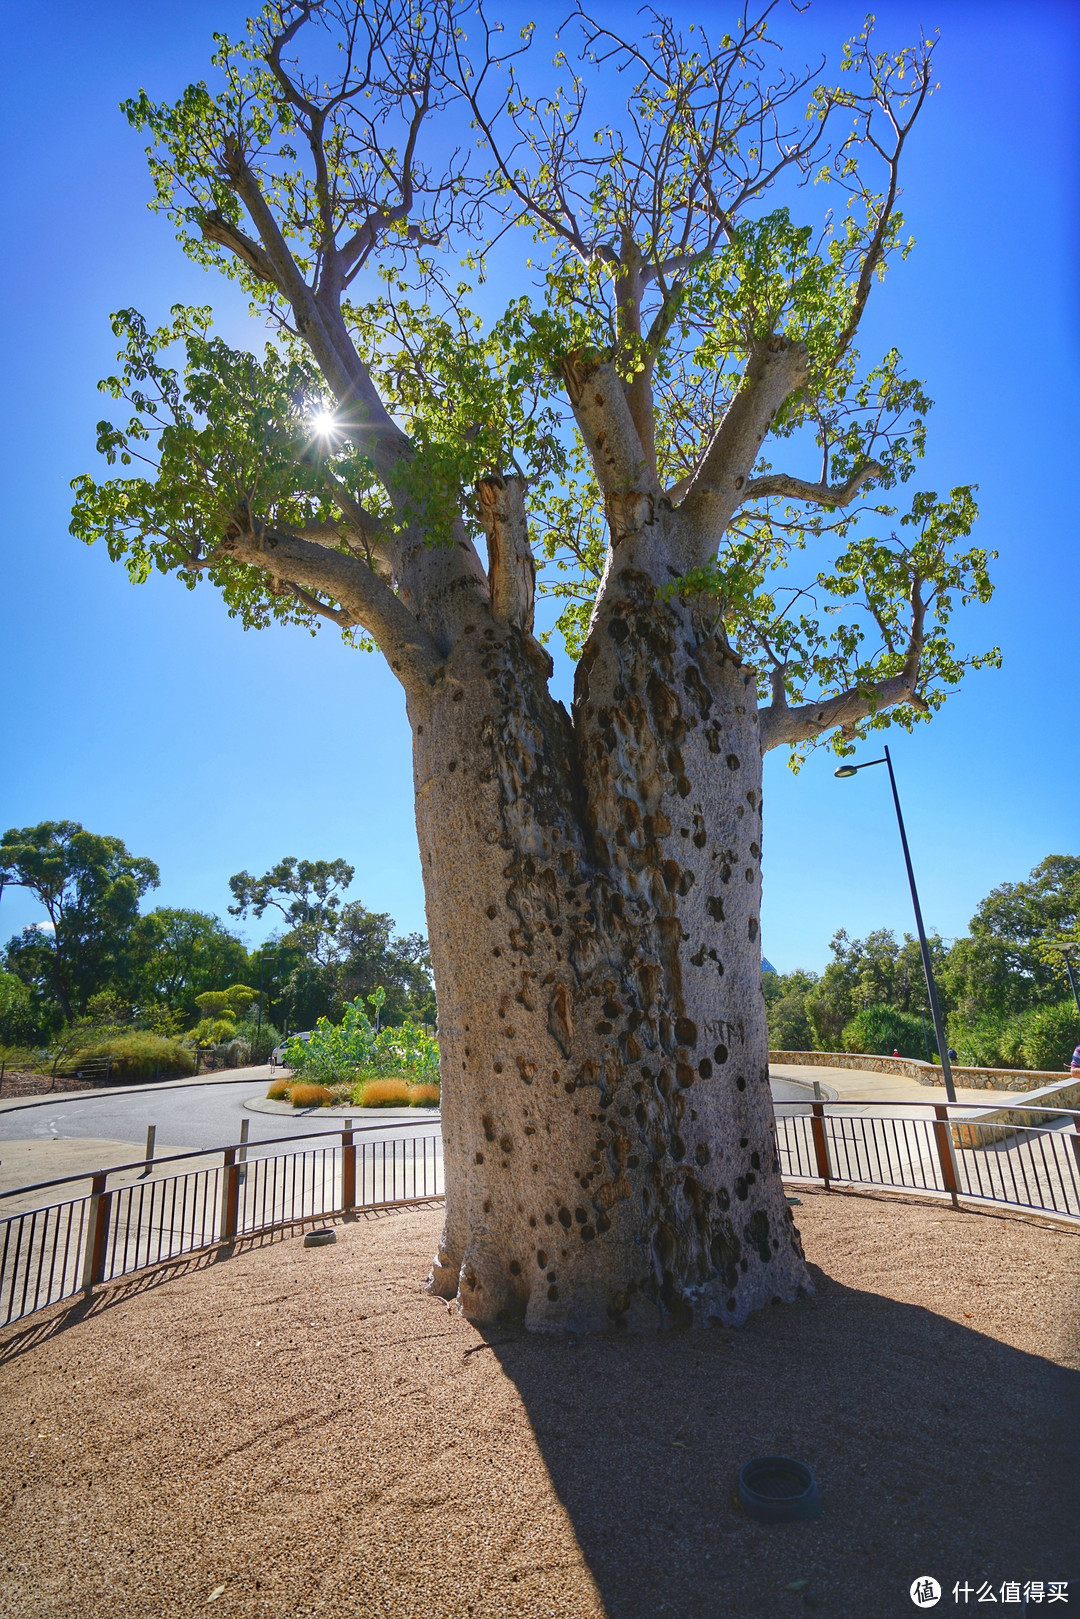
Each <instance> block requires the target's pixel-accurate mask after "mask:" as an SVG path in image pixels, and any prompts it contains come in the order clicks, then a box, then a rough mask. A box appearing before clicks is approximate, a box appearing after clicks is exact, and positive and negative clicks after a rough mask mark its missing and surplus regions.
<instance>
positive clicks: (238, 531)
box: [218, 514, 443, 690]
mask: <svg viewBox="0 0 1080 1619" xmlns="http://www.w3.org/2000/svg"><path fill="white" fill-rule="evenodd" d="M218 554H219V555H222V556H227V557H230V558H232V559H233V560H235V561H237V562H246V563H248V564H250V566H252V567H254V568H258V569H259V570H260V571H261V572H262V573H268V574H270V575H272V576H273V577H274V578H276V579H279V580H281V581H282V582H283V583H285V584H287V585H289V587H290V588H291V589H293V590H296V589H301V590H306V591H313V592H318V593H320V594H321V595H325V596H329V597H331V598H332V599H333V600H334V601H336V602H340V603H341V607H342V609H343V610H344V612H345V614H346V615H347V622H348V623H349V624H354V623H355V624H360V625H361V626H362V627H363V628H364V629H365V630H366V631H367V632H368V634H369V635H370V636H371V637H372V639H373V640H374V641H375V642H377V644H378V646H379V648H380V649H381V651H382V652H383V653H384V654H385V656H386V659H387V661H388V662H389V664H390V667H391V668H392V669H393V670H394V672H395V674H396V675H397V676H398V678H399V680H400V681H401V683H402V685H403V686H405V688H406V690H414V689H415V690H419V689H421V688H422V687H424V686H426V685H430V683H431V682H432V680H434V678H435V677H436V675H437V674H438V671H439V670H440V668H441V667H442V662H443V660H442V657H441V656H440V653H439V650H438V648H437V646H436V645H435V642H434V641H433V640H432V639H431V637H430V636H429V635H428V634H427V633H426V632H425V631H424V630H423V629H421V627H420V625H419V624H418V623H417V621H416V619H415V618H414V617H413V615H412V614H411V613H410V612H409V610H408V608H407V607H406V606H405V605H404V603H403V602H401V601H400V600H399V599H398V597H397V596H395V594H394V592H393V591H392V590H391V588H390V586H389V585H388V584H386V583H385V582H384V581H383V580H381V579H379V578H378V577H377V575H376V574H375V573H374V572H373V571H372V570H371V569H370V568H369V567H367V566H366V565H365V564H364V563H363V562H361V561H360V560H359V559H358V558H357V557H351V556H347V555H346V554H345V553H344V552H343V551H330V550H327V548H326V546H325V545H320V544H318V543H317V542H315V541H313V540H306V539H303V538H301V537H300V536H299V535H297V534H290V533H289V532H287V531H286V530H284V529H278V528H270V527H268V526H267V525H266V524H264V523H260V522H259V521H258V520H252V519H251V518H249V517H248V516H247V514H244V515H243V517H242V519H240V520H238V521H237V522H235V523H234V524H233V525H232V527H231V529H230V531H229V533H228V535H227V536H226V538H225V539H224V540H223V541H222V543H221V545H220V546H219V547H218ZM305 605H311V604H310V603H305ZM313 610H317V609H314V608H313Z"/></svg>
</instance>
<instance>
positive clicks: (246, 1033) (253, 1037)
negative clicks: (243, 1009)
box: [236, 1013, 281, 1062]
mask: <svg viewBox="0 0 1080 1619" xmlns="http://www.w3.org/2000/svg"><path fill="white" fill-rule="evenodd" d="M236 1038H237V1039H238V1040H246V1041H247V1044H248V1050H249V1052H250V1053H251V1055H250V1056H249V1058H248V1061H249V1062H269V1061H270V1053H271V1052H272V1051H273V1049H274V1047H275V1046H279V1045H280V1044H281V1031H280V1029H276V1028H275V1027H274V1025H273V1024H272V1023H268V1022H267V1021H266V1019H265V1018H263V1020H262V1023H261V1024H260V1023H258V1022H257V1020H256V1019H255V1018H253V1017H252V1016H251V1015H250V1013H249V1014H248V1015H247V1016H246V1017H244V1018H242V1019H241V1020H240V1022H239V1023H238V1024H237V1025H236Z"/></svg>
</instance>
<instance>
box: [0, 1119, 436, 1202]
mask: <svg viewBox="0 0 1080 1619" xmlns="http://www.w3.org/2000/svg"><path fill="white" fill-rule="evenodd" d="M441 1123H442V1113H441V1112H436V1113H435V1114H434V1116H430V1115H429V1116H428V1117H427V1118H425V1119H419V1118H417V1119H387V1121H386V1123H385V1124H352V1125H349V1124H342V1125H341V1127H340V1129H337V1130H303V1131H301V1132H300V1134H299V1135H293V1136H271V1137H270V1139H269V1140H267V1141H251V1140H248V1141H227V1142H224V1143H223V1144H222V1145H221V1146H218V1147H193V1148H192V1149H191V1151H190V1152H170V1153H164V1154H162V1153H157V1154H155V1156H154V1157H153V1158H133V1159H132V1160H131V1162H130V1163H127V1164H110V1165H109V1167H108V1169H84V1170H83V1171H82V1173H81V1174H78V1175H58V1176H57V1177H56V1179H55V1180H51V1181H37V1182H36V1183H35V1184H34V1185H33V1186H13V1187H11V1188H10V1189H9V1190H8V1191H6V1192H0V1199H3V1198H5V1197H23V1196H25V1194H26V1193H27V1192H43V1191H44V1190H45V1189H46V1188H47V1187H49V1186H69V1185H71V1184H72V1183H73V1182H75V1181H88V1180H93V1178H94V1176H95V1175H120V1174H122V1173H123V1172H124V1171H125V1170H127V1169H143V1168H145V1166H146V1165H147V1164H154V1165H157V1164H176V1163H180V1162H184V1163H187V1162H188V1160H189V1159H191V1158H214V1157H216V1156H217V1155H218V1153H222V1152H238V1151H239V1150H240V1148H241V1147H243V1148H244V1149H245V1151H246V1153H247V1157H248V1159H252V1158H254V1157H256V1156H257V1154H256V1153H255V1151H254V1149H255V1148H257V1147H279V1146H281V1145H283V1144H285V1143H287V1142H290V1141H321V1140H323V1138H324V1137H325V1136H341V1135H344V1134H345V1133H346V1131H348V1132H349V1133H350V1134H352V1135H364V1134H366V1133H368V1132H370V1131H372V1130H378V1131H380V1132H382V1131H386V1130H396V1129H404V1128H405V1126H406V1125H410V1126H412V1127H414V1128H415V1126H416V1125H418V1124H441ZM65 1139H66V1140H71V1139H75V1140H77V1139H78V1137H75V1138H72V1137H65Z"/></svg>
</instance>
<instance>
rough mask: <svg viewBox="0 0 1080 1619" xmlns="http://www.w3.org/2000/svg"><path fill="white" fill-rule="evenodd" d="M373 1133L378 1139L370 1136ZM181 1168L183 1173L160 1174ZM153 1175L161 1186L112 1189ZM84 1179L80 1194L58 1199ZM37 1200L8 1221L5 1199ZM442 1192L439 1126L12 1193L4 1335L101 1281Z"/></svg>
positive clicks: (311, 1141)
mask: <svg viewBox="0 0 1080 1619" xmlns="http://www.w3.org/2000/svg"><path fill="white" fill-rule="evenodd" d="M406 1132H407V1133H406ZM372 1135H376V1136H377V1137H378V1138H379V1139H377V1140H372V1139H367V1138H368V1137H370V1136H372ZM198 1160H204V1162H201V1163H200V1162H198ZM178 1161H179V1162H182V1163H183V1164H184V1165H185V1167H184V1168H183V1169H178V1170H177V1171H176V1172H175V1173H173V1174H169V1173H168V1172H167V1171H166V1173H164V1174H161V1173H160V1171H162V1170H163V1169H165V1168H166V1166H167V1165H169V1164H174V1165H175V1164H177V1163H178ZM193 1162H194V1163H195V1167H186V1166H188V1165H191V1164H192V1163H193ZM151 1170H152V1171H153V1173H154V1174H155V1175H156V1176H157V1177H158V1178H155V1179H152V1180H151V1179H144V1178H142V1176H140V1178H139V1179H136V1180H135V1181H134V1182H132V1181H131V1180H130V1179H128V1180H127V1181H126V1182H121V1183H120V1184H117V1179H118V1177H120V1176H123V1175H127V1176H129V1177H130V1176H131V1174H132V1173H134V1172H139V1171H142V1175H143V1176H148V1175H149V1174H150V1172H151ZM87 1179H90V1182H91V1184H90V1189H89V1191H88V1192H84V1191H80V1195H79V1196H77V1197H68V1198H64V1197H63V1190H65V1189H66V1190H68V1191H71V1190H73V1189H74V1187H75V1186H77V1185H79V1184H80V1183H82V1184H83V1185H85V1182H86V1181H87ZM38 1193H45V1194H47V1195H48V1194H52V1193H56V1194H57V1199H58V1200H57V1201H55V1202H50V1203H48V1204H47V1206H45V1207H43V1208H31V1209H24V1210H20V1211H18V1212H14V1213H11V1214H5V1212H4V1204H5V1202H8V1204H9V1206H10V1203H11V1201H12V1200H13V1199H21V1200H24V1201H25V1199H26V1198H27V1197H28V1196H30V1195H34V1194H38ZM442 1193H443V1175H442V1138H441V1135H440V1133H439V1125H438V1122H437V1121H431V1122H429V1123H426V1124H423V1125H420V1126H419V1127H418V1126H417V1125H416V1124H415V1123H414V1122H413V1121H412V1120H403V1121H400V1122H395V1123H388V1124H380V1125H365V1126H360V1127H357V1128H355V1129H346V1130H336V1131H332V1132H326V1133H325V1134H322V1133H320V1134H319V1135H316V1136H312V1135H305V1136H300V1137H295V1136H291V1137H283V1138H281V1139H279V1140H276V1141H273V1142H260V1143H258V1144H257V1145H254V1144H244V1143H240V1144H238V1145H236V1146H232V1147H225V1148H221V1147H217V1148H213V1149H208V1150H206V1151H204V1152H198V1153H182V1154H175V1155H173V1156H172V1157H169V1158H158V1159H156V1160H150V1159H140V1160H137V1161H136V1162H134V1163H130V1164H119V1165H117V1166H116V1167H115V1168H113V1169H110V1170H103V1171H101V1172H100V1173H98V1174H96V1175H94V1176H93V1177H87V1176H85V1175H82V1176H79V1175H69V1176H67V1177H65V1178H64V1179H63V1180H57V1181H46V1182H43V1183H42V1184H41V1185H39V1186H30V1187H18V1188H16V1189H15V1190H13V1191H11V1192H6V1193H3V1194H0V1326H3V1325H6V1324H7V1323H9V1322H11V1321H17V1320H18V1319H19V1318H20V1317H21V1316H24V1315H30V1314H31V1313H32V1312H33V1311H34V1310H40V1309H42V1308H44V1306H45V1305H47V1304H55V1303H58V1302H59V1301H60V1300H62V1299H66V1298H71V1297H73V1296H74V1295H75V1294H77V1293H81V1292H86V1291H89V1290H91V1289H92V1288H94V1287H95V1286H96V1285H97V1284H98V1283H100V1282H108V1281H112V1280H114V1279H115V1278H116V1277H119V1276H126V1275H128V1274H130V1272H132V1271H136V1270H142V1269H143V1268H144V1267H145V1266H147V1265H156V1264H159V1263H161V1261H163V1260H169V1259H179V1258H182V1257H183V1256H184V1255H185V1254H192V1253H196V1252H198V1251H199V1250H200V1249H205V1248H212V1247H215V1246H218V1245H221V1244H227V1243H231V1242H234V1241H236V1240H237V1238H239V1237H246V1236H254V1235H256V1234H257V1233H259V1232H266V1231H273V1230H275V1229H277V1228H279V1227H282V1226H290V1225H297V1224H302V1223H304V1222H306V1221H312V1220H319V1219H324V1218H325V1217H326V1216H327V1215H331V1214H339V1213H343V1212H345V1211H347V1210H350V1209H357V1208H379V1207H383V1206H386V1205H398V1204H408V1203H417V1202H424V1201H426V1200H427V1199H429V1198H434V1197H441V1196H442Z"/></svg>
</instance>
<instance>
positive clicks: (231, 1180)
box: [218, 1147, 240, 1242]
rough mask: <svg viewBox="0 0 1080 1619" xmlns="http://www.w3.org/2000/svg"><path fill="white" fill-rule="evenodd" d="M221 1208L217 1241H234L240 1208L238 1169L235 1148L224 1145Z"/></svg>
mask: <svg viewBox="0 0 1080 1619" xmlns="http://www.w3.org/2000/svg"><path fill="white" fill-rule="evenodd" d="M222 1158H223V1160H224V1161H223V1164H222V1171H221V1210H220V1214H219V1217H218V1241H219V1242H235V1240H236V1223H237V1216H238V1214H239V1209H240V1171H239V1170H238V1169H237V1166H236V1148H235V1147H226V1148H225V1150H224V1152H223V1153H222Z"/></svg>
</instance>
